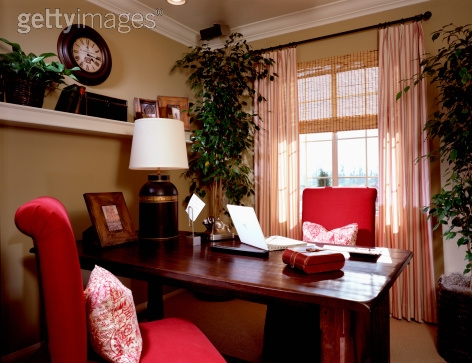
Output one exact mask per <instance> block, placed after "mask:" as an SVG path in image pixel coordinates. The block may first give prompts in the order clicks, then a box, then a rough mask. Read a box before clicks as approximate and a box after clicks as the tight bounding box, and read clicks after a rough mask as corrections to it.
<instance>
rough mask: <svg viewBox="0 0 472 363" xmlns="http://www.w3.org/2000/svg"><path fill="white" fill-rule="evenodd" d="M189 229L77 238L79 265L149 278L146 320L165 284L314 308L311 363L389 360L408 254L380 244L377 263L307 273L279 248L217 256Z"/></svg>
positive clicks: (157, 310) (158, 313) (158, 305)
mask: <svg viewBox="0 0 472 363" xmlns="http://www.w3.org/2000/svg"><path fill="white" fill-rule="evenodd" d="M187 234H188V232H183V233H181V235H180V236H179V238H178V239H175V240H170V241H166V242H161V243H155V244H154V243H149V242H146V243H145V244H144V243H138V242H131V243H127V244H123V245H120V246H117V247H111V248H106V249H102V250H100V251H93V250H90V251H88V250H87V249H85V250H84V246H83V245H82V243H81V242H80V241H79V242H78V243H77V249H78V253H79V259H80V264H81V267H82V268H83V269H86V270H92V269H93V267H94V266H95V264H97V265H99V266H101V267H103V268H106V269H108V270H109V271H111V272H112V273H114V274H116V275H118V276H123V277H129V278H133V279H138V280H144V281H147V282H148V294H149V296H148V309H149V310H150V314H151V315H150V318H151V319H159V318H162V317H163V302H162V286H163V285H168V286H176V287H182V288H188V289H190V290H198V291H201V292H206V293H214V294H218V295H223V296H228V297H233V298H238V299H243V300H248V301H253V302H258V303H264V304H276V305H278V306H281V305H282V306H287V307H290V306H295V307H300V308H301V307H303V308H304V309H305V308H308V307H310V306H311V307H313V308H314V309H319V310H317V311H319V314H320V319H319V321H320V328H321V332H322V334H321V356H320V357H319V359H318V357H315V358H317V359H314V360H315V361H322V362H326V363H333V362H342V363H348V362H369V361H370V362H372V363H374V362H388V361H389V360H390V333H389V332H390V325H389V294H388V291H389V289H390V288H391V286H392V285H393V283H394V282H395V280H396V279H397V278H398V276H399V275H400V273H401V272H402V271H403V269H404V268H405V267H406V266H407V264H408V263H409V261H410V260H411V258H412V252H410V251H405V250H397V249H382V251H383V255H382V256H381V257H380V259H379V260H378V261H377V262H376V263H372V262H363V261H354V260H350V259H349V255H348V254H346V263H345V266H344V268H343V269H342V270H341V271H335V272H330V273H321V274H312V275H305V274H303V273H299V272H297V271H294V270H292V269H291V268H290V267H288V266H287V265H285V264H284V263H283V262H282V252H280V251H277V252H271V253H270V256H269V257H268V258H257V257H248V256H238V255H232V254H226V253H217V252H214V251H210V248H209V243H208V242H203V243H202V245H201V246H196V247H193V246H191V245H188V244H187V242H186V238H185V236H186V235H187ZM307 331H308V332H309V331H310V328H307ZM293 333H294V332H293V331H286V332H285V334H287V335H290V334H293ZM298 333H302V334H304V332H298ZM283 341H284V337H283V336H280V342H282V343H283ZM279 345H280V344H279ZM307 348H308V350H309V349H310V348H309V347H307ZM291 349H303V347H300V346H296V347H294V346H292V347H291ZM314 355H315V356H316V352H313V351H311V352H310V356H314Z"/></svg>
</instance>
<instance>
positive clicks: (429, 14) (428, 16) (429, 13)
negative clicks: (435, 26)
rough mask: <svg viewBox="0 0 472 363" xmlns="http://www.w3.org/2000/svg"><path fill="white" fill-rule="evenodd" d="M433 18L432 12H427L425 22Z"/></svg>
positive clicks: (424, 16)
mask: <svg viewBox="0 0 472 363" xmlns="http://www.w3.org/2000/svg"><path fill="white" fill-rule="evenodd" d="M431 16H433V14H432V13H431V11H427V12H426V13H424V14H423V20H429V19H430V18H431Z"/></svg>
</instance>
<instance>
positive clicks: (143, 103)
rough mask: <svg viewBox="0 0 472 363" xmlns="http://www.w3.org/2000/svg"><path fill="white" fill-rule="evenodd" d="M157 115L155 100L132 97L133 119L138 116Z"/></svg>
mask: <svg viewBox="0 0 472 363" xmlns="http://www.w3.org/2000/svg"><path fill="white" fill-rule="evenodd" d="M150 117H159V108H158V106H157V101H156V100H149V99H145V98H136V97H135V98H134V120H137V119H139V118H150Z"/></svg>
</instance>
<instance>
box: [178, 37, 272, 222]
mask: <svg viewBox="0 0 472 363" xmlns="http://www.w3.org/2000/svg"><path fill="white" fill-rule="evenodd" d="M273 63H274V61H273V60H272V59H270V58H266V57H263V56H262V55H261V54H260V53H258V52H256V51H253V50H252V49H251V47H250V46H249V45H248V44H247V43H246V40H243V36H242V35H241V34H239V33H233V34H230V35H229V36H228V39H227V40H226V42H225V45H224V46H223V47H222V48H218V49H212V48H211V47H210V46H209V45H208V44H206V43H203V44H202V45H201V46H195V47H193V48H192V49H191V51H190V52H189V53H186V54H185V55H184V57H183V58H182V59H180V60H178V61H176V62H175V64H174V67H173V69H172V70H173V71H174V70H176V69H178V68H180V69H182V70H183V71H184V72H186V73H187V74H188V83H189V85H190V87H191V88H192V90H193V92H194V96H195V99H194V102H193V103H191V105H190V109H189V113H190V115H191V116H192V117H191V120H192V122H194V123H196V128H195V130H194V131H193V135H192V137H191V140H192V141H193V143H192V154H191V156H190V160H189V169H188V171H187V172H186V173H185V175H186V177H187V178H189V179H191V180H192V184H191V188H190V192H191V193H193V192H195V193H197V194H198V195H200V196H201V197H204V196H205V195H206V193H207V192H210V193H211V195H210V215H213V216H214V217H216V218H218V217H220V216H221V213H222V211H223V210H224V199H226V201H227V202H229V203H232V204H240V203H241V201H242V200H243V198H244V197H245V196H250V195H251V194H253V193H254V191H253V182H252V178H251V173H252V169H251V167H250V166H249V165H247V163H245V161H244V153H245V152H247V151H250V150H252V148H253V137H254V132H255V131H256V130H257V126H256V124H255V122H254V117H256V116H257V115H254V113H253V112H251V107H250V106H251V104H252V100H253V99H254V98H255V99H257V100H258V102H261V101H263V100H264V98H263V97H262V96H261V95H260V94H257V91H256V90H255V89H254V80H255V79H258V78H259V79H260V78H265V77H270V79H274V77H275V76H276V74H274V73H270V72H269V70H268V68H269V66H270V65H271V64H273Z"/></svg>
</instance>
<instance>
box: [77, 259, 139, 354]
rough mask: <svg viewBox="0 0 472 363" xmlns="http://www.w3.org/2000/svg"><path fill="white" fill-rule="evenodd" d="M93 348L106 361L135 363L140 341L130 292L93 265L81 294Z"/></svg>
mask: <svg viewBox="0 0 472 363" xmlns="http://www.w3.org/2000/svg"><path fill="white" fill-rule="evenodd" d="M84 296H85V304H86V309H87V324H88V336H89V341H90V344H91V345H92V348H93V349H94V350H95V352H97V353H98V354H99V355H100V356H102V357H103V358H105V359H106V360H107V361H109V362H116V363H138V362H139V360H140V358H141V350H142V338H141V332H140V330H139V325H138V318H137V316H136V308H135V306H134V301H133V295H132V293H131V290H129V289H128V288H127V287H125V286H124V285H123V284H122V283H121V282H120V280H118V279H117V278H116V277H115V276H114V275H113V274H112V273H110V272H109V271H107V270H105V269H104V268H101V267H100V266H95V268H94V269H93V271H92V273H91V274H90V278H89V282H88V284H87V287H86V289H85V291H84Z"/></svg>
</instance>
